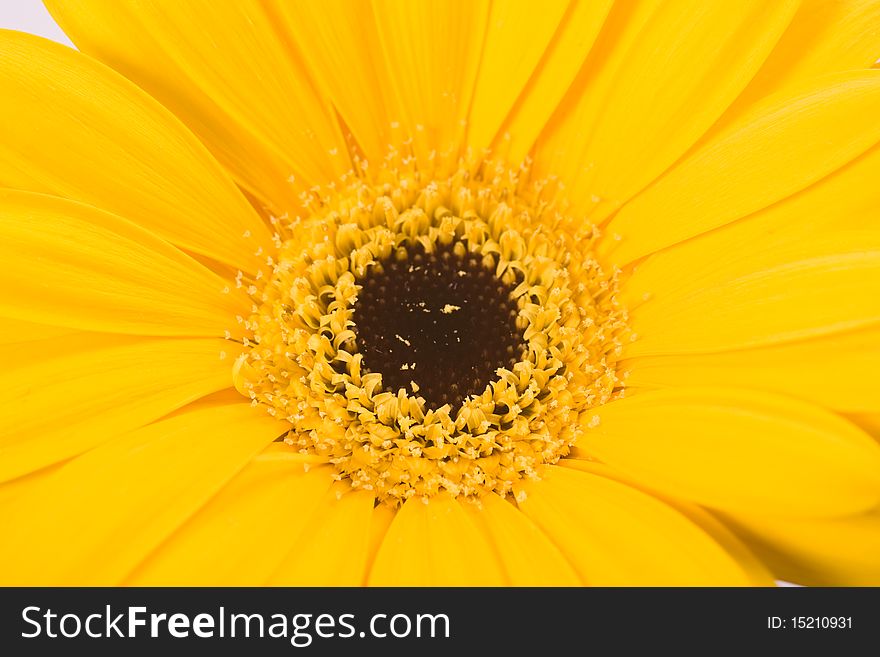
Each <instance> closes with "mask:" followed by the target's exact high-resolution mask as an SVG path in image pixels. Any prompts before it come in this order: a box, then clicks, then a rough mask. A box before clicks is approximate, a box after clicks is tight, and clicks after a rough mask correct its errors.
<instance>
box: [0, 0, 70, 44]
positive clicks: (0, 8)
mask: <svg viewBox="0 0 880 657" xmlns="http://www.w3.org/2000/svg"><path fill="white" fill-rule="evenodd" d="M0 28H2V29H7V30H20V31H21V32H30V33H31V34H39V35H40V36H44V37H47V38H49V39H53V40H55V41H60V42H61V43H64V44H67V45H72V44H71V43H70V40H69V39H68V38H67V37H66V36H64V32H62V31H61V29H60V28H59V27H58V26H57V25H56V24H55V21H53V20H52V17H51V16H50V15H49V12H47V11H46V8H45V7H44V6H43V3H42V2H41V0H0Z"/></svg>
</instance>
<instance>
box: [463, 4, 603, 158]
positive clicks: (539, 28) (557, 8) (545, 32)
mask: <svg viewBox="0 0 880 657" xmlns="http://www.w3.org/2000/svg"><path fill="white" fill-rule="evenodd" d="M569 4H570V3H569V2H568V0H552V1H550V2H545V3H543V4H542V6H541V11H539V12H536V11H535V8H534V6H531V5H528V4H525V3H522V2H517V1H516V0H496V1H495V2H493V3H492V5H491V7H490V9H489V21H488V24H487V27H486V41H485V44H484V45H483V54H482V59H481V62H480V70H479V72H478V74H477V82H476V86H475V88H474V98H473V103H472V104H471V110H470V117H469V120H468V145H469V146H472V147H474V148H476V149H478V152H479V150H481V149H483V148H486V147H487V146H489V145H490V144H491V143H492V139H493V138H494V137H495V134H496V133H497V132H498V128H499V126H500V125H501V122H502V121H503V120H504V117H505V116H506V115H507V113H508V111H509V110H510V108H511V106H512V105H513V102H514V101H515V100H516V99H517V97H518V96H519V94H520V91H522V90H523V87H524V86H525V83H526V81H527V80H529V79H530V78H531V76H532V73H533V72H534V71H535V69H536V67H537V66H538V63H539V62H540V61H541V59H542V57H543V56H544V54H545V52H546V50H547V49H548V47H549V46H550V43H551V42H552V41H553V40H554V39H555V36H556V32H557V30H558V29H559V28H560V22H561V21H562V20H563V19H564V18H566V17H567V12H568V10H569ZM586 4H594V3H586ZM596 4H600V5H601V4H602V3H596ZM606 7H607V6H606ZM606 10H607V8H606ZM597 27H598V26H597ZM584 40H585V41H587V43H589V35H585V39H584ZM543 100H545V102H546V99H543Z"/></svg>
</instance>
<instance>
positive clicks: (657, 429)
mask: <svg viewBox="0 0 880 657" xmlns="http://www.w3.org/2000/svg"><path fill="white" fill-rule="evenodd" d="M596 415H597V418H598V420H597V421H598V425H597V426H596V427H595V428H594V429H592V430H591V431H590V432H588V433H586V434H585V435H584V436H583V437H582V438H581V439H580V441H579V442H578V443H577V447H578V448H579V450H580V451H581V452H582V453H584V454H588V455H593V456H596V457H598V458H599V459H601V460H602V461H604V462H607V463H608V464H610V465H611V466H613V467H614V468H616V469H618V470H620V471H621V472H623V473H624V474H626V475H628V476H631V477H632V478H633V479H634V480H636V481H640V482H644V484H645V485H646V486H649V487H651V488H655V489H657V490H658V491H660V492H661V493H665V494H668V495H671V496H672V497H676V498H683V499H686V500H691V501H693V502H696V503H698V504H702V505H705V506H709V507H713V508H716V509H720V510H735V511H737V512H750V511H752V510H754V509H761V510H762V511H763V512H765V513H773V514H779V515H786V516H793V517H820V516H835V515H838V516H839V515H846V514H850V513H857V512H860V511H864V510H866V509H869V508H871V507H872V506H874V505H876V504H877V503H878V502H880V446H878V445H877V443H876V442H875V441H873V440H872V439H871V438H870V436H868V435H866V434H865V433H864V432H862V431H861V430H859V429H858V427H856V426H855V425H853V424H851V423H850V422H847V421H846V420H844V419H843V418H841V417H839V416H837V415H835V414H833V413H830V412H828V411H825V410H824V409H822V408H820V407H817V406H813V405H811V404H807V403H805V402H801V401H797V400H793V399H789V398H787V397H782V396H779V395H774V394H770V393H759V392H753V391H748V390H736V389H723V388H717V389H716V388H710V387H704V388H680V389H669V390H659V391H653V392H645V393H640V394H637V395H633V396H632V397H629V398H626V399H623V400H620V401H616V402H612V403H610V404H607V405H606V406H603V407H601V408H598V409H596Z"/></svg>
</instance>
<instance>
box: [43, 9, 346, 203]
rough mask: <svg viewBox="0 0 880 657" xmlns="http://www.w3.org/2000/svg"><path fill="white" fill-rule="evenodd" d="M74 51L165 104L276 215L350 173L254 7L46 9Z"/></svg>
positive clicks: (329, 119)
mask: <svg viewBox="0 0 880 657" xmlns="http://www.w3.org/2000/svg"><path fill="white" fill-rule="evenodd" d="M47 5H48V7H49V9H50V10H51V12H52V14H53V16H54V17H55V18H56V20H58V23H59V24H60V25H61V26H62V28H63V29H64V30H65V32H66V33H67V34H68V35H69V36H70V37H71V39H72V40H73V42H74V43H75V44H77V46H78V47H79V48H80V49H81V50H83V51H84V52H86V53H88V54H90V55H94V56H95V57H97V58H98V59H100V60H102V61H104V62H105V63H107V64H109V65H111V66H113V67H114V68H115V69H117V70H119V71H121V72H122V73H124V74H125V75H126V76H127V77H129V78H130V79H132V80H134V81H135V82H137V83H138V84H139V85H141V86H143V88H144V89H146V90H147V91H149V92H150V93H151V94H153V95H154V96H155V97H156V98H158V99H159V100H161V101H162V102H163V103H165V104H166V105H167V106H168V107H169V108H170V109H171V110H172V111H174V112H175V114H177V115H178V116H179V117H181V118H182V119H183V120H184V121H185V122H186V123H187V125H188V126H189V127H190V128H191V129H193V130H194V131H195V132H196V133H197V134H198V135H199V136H200V137H201V138H202V140H203V141H204V142H205V143H206V144H207V145H208V147H209V148H210V149H211V150H212V152H213V153H214V154H215V155H216V156H217V158H218V159H219V160H220V161H221V162H222V163H223V164H224V165H225V166H226V167H227V168H228V169H229V170H230V171H231V172H232V173H233V175H234V176H235V177H236V179H237V180H239V181H240V182H241V184H242V185H243V186H244V187H245V188H247V189H248V190H250V191H251V192H252V193H254V194H255V195H256V196H257V197H258V198H259V199H260V200H262V201H263V202H265V203H267V204H268V205H269V206H270V207H273V208H275V209H276V210H279V209H280V210H283V209H286V206H290V205H293V203H294V202H295V201H296V194H295V193H294V190H295V188H294V187H293V186H292V185H290V183H289V182H288V178H289V177H290V176H296V177H297V178H303V182H304V183H306V185H311V184H316V183H324V182H329V181H331V180H335V179H336V178H337V177H338V176H339V175H340V174H342V173H344V172H345V171H347V170H348V169H349V167H350V162H349V160H348V155H347V151H346V148H345V143H344V141H343V139H342V135H341V133H340V131H339V129H338V126H337V125H336V123H335V117H334V114H333V111H332V109H331V108H330V106H329V103H327V102H326V101H325V100H324V99H323V98H321V96H320V94H319V93H318V92H317V91H316V89H315V87H314V84H313V83H312V81H311V80H310V78H309V76H308V74H307V72H306V70H305V66H304V64H303V62H302V61H301V59H300V56H299V55H298V54H297V53H296V52H295V51H293V50H291V49H289V48H287V47H286V44H285V43H283V42H282V40H281V39H280V37H279V35H278V34H277V32H276V29H275V27H274V26H273V24H272V20H271V19H270V17H269V16H268V15H267V14H266V11H265V9H264V8H263V6H262V5H261V3H260V2H259V1H258V0H240V1H236V2H221V3H217V2H208V1H207V0H204V1H203V0H194V1H192V2H155V1H150V2H143V1H138V0H124V1H122V2H113V3H109V4H108V3H107V2H102V1H101V0H76V1H75V2H66V1H65V2H48V3H47Z"/></svg>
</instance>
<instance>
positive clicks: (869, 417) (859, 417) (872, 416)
mask: <svg viewBox="0 0 880 657" xmlns="http://www.w3.org/2000/svg"><path fill="white" fill-rule="evenodd" d="M849 419H850V420H851V421H853V422H855V423H856V424H858V425H859V426H860V427H861V428H862V429H864V430H865V431H867V432H868V433H869V434H871V435H872V436H874V438H877V439H878V440H880V413H858V414H856V415H850V416H849Z"/></svg>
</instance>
